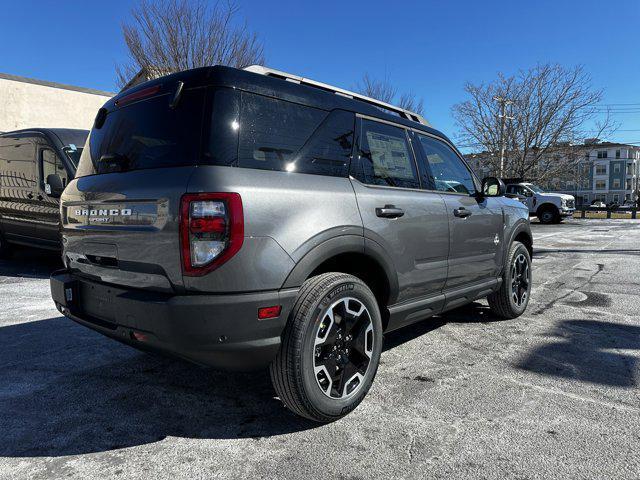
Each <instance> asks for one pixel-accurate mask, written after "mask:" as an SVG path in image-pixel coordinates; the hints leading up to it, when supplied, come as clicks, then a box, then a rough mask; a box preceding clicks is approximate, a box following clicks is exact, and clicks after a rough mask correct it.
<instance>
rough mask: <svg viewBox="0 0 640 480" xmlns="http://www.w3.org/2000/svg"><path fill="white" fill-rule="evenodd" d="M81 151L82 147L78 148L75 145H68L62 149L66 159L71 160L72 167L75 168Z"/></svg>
mask: <svg viewBox="0 0 640 480" xmlns="http://www.w3.org/2000/svg"><path fill="white" fill-rule="evenodd" d="M82 150H83V149H82V147H80V148H78V147H76V146H75V145H70V146H67V147H64V148H63V149H62V151H63V152H64V153H65V155H66V156H67V158H68V159H69V160H71V163H73V166H74V167H76V168H78V162H79V161H80V156H81V155H82Z"/></svg>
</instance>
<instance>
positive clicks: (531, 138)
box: [452, 64, 614, 182]
mask: <svg viewBox="0 0 640 480" xmlns="http://www.w3.org/2000/svg"><path fill="white" fill-rule="evenodd" d="M465 91H466V93H467V94H468V96H469V97H470V98H469V99H468V100H465V101H464V102H462V103H459V104H457V105H454V107H453V109H452V113H453V116H454V118H455V119H456V121H457V124H458V126H459V128H460V132H459V135H458V140H459V141H460V142H461V143H462V144H465V146H466V147H470V148H474V149H476V150H484V151H485V152H486V155H485V161H486V162H488V163H489V164H490V166H491V169H492V170H493V174H497V173H498V172H499V169H500V167H499V162H500V159H499V158H500V156H499V152H500V149H501V146H502V142H503V141H504V145H505V147H506V148H505V162H504V167H505V168H504V176H505V177H521V178H532V179H536V180H538V181H541V182H544V181H546V180H549V179H552V178H555V177H558V176H562V175H563V174H566V173H568V172H569V170H575V169H576V168H577V162H578V160H579V159H580V158H581V157H580V156H581V155H582V153H581V149H579V148H576V145H578V144H582V143H583V142H584V141H585V140H586V139H587V138H588V137H600V136H601V135H603V134H610V133H611V132H612V131H613V129H614V126H613V124H612V122H611V121H610V119H609V116H608V115H607V116H606V117H605V118H604V119H601V120H600V121H596V120H597V118H598V116H599V115H600V114H601V113H602V108H601V107H598V104H599V103H600V101H601V99H602V91H600V90H594V89H592V88H591V79H590V77H589V76H588V75H587V74H586V73H585V72H584V70H583V68H582V67H580V66H578V67H573V68H564V67H562V66H560V65H553V64H545V65H537V66H536V67H534V68H531V69H529V70H524V71H520V72H518V74H516V75H514V76H510V77H507V76H505V75H503V74H499V75H498V78H497V79H496V80H495V81H494V82H492V83H490V84H488V85H484V84H481V85H473V84H470V83H468V84H467V85H466V86H465ZM505 101H506V102H507V103H508V107H507V108H506V109H504V110H503V109H502V102H505ZM503 111H504V112H505V116H504V117H503V116H502V115H501V114H502V112H503ZM503 120H504V122H505V123H504V124H503V125H501V121H503ZM591 121H594V122H595V123H596V127H597V133H596V134H595V135H594V132H593V130H591V131H589V130H587V129H586V127H587V125H588V124H589V123H590V122H591ZM502 126H504V129H502V128H501V127H502ZM501 132H504V134H503V135H504V137H503V136H502V133H501Z"/></svg>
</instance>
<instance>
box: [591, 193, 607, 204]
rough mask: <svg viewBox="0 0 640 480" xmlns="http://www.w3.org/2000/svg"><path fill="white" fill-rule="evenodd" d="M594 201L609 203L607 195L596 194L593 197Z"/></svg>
mask: <svg viewBox="0 0 640 480" xmlns="http://www.w3.org/2000/svg"><path fill="white" fill-rule="evenodd" d="M593 200H594V201H599V202H606V201H607V194H606V193H596V194H595V195H594V196H593Z"/></svg>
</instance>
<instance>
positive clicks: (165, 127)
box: [76, 89, 205, 177]
mask: <svg viewBox="0 0 640 480" xmlns="http://www.w3.org/2000/svg"><path fill="white" fill-rule="evenodd" d="M204 92H205V90H204V89H193V90H185V91H184V93H183V94H182V98H181V99H180V102H179V103H178V105H177V106H176V107H175V108H170V107H169V103H170V102H171V100H172V98H173V92H171V93H167V94H164V95H159V96H156V97H153V98H150V99H148V100H142V101H138V102H135V103H132V104H130V105H126V106H123V107H120V108H116V109H115V110H114V111H112V112H110V113H109V114H108V115H107V117H106V119H105V121H104V124H103V125H102V126H101V127H100V128H94V129H93V130H91V134H90V136H89V141H88V144H87V147H86V148H85V149H84V150H83V152H82V156H81V158H80V164H79V165H78V171H77V173H76V177H82V176H86V175H94V174H99V173H110V172H122V171H130V170H139V169H145V168H161V167H177V166H183V165H195V164H197V163H198V151H199V147H200V137H201V130H202V114H203V109H204V103H205V101H204Z"/></svg>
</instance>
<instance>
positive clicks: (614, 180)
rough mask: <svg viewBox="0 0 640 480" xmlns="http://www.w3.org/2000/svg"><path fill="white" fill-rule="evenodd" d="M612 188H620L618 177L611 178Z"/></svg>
mask: <svg viewBox="0 0 640 480" xmlns="http://www.w3.org/2000/svg"><path fill="white" fill-rule="evenodd" d="M613 188H620V179H619V178H614V179H613Z"/></svg>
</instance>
